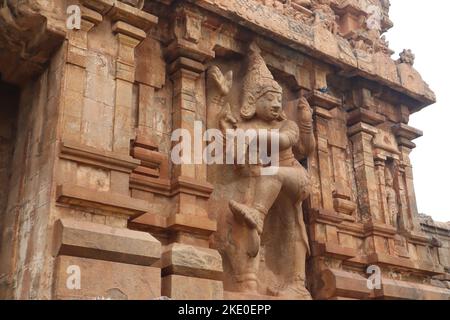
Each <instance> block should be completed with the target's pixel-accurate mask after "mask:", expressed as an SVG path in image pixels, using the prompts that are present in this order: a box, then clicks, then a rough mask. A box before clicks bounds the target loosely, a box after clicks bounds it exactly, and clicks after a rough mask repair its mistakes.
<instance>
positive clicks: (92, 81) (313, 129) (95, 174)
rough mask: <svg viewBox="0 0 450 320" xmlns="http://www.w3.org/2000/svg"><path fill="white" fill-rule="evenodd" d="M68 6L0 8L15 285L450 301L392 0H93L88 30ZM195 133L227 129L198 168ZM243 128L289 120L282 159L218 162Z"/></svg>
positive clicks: (9, 276) (3, 211)
mask: <svg viewBox="0 0 450 320" xmlns="http://www.w3.org/2000/svg"><path fill="white" fill-rule="evenodd" d="M63 3H64V2H63V1H61V2H56V1H53V2H48V1H25V2H23V3H22V4H21V5H17V4H16V3H15V2H14V1H6V2H5V4H2V5H0V6H1V7H0V9H1V10H0V74H1V76H2V78H1V82H0V97H1V98H2V99H1V101H2V103H6V108H4V109H2V110H1V115H2V117H1V121H0V156H1V159H0V182H1V183H2V185H5V186H7V187H6V190H8V193H2V194H1V195H0V221H1V222H0V227H1V228H0V229H1V241H0V246H1V250H0V252H1V254H0V297H2V298H12V299H159V298H161V297H169V298H171V299H218V300H220V299H330V300H331V299H332V300H340V299H448V298H449V297H450V290H449V280H450V278H449V271H450V270H449V255H448V247H449V246H448V230H449V229H450V228H449V226H448V224H445V223H440V222H434V221H432V220H430V219H429V218H427V217H425V216H419V214H418V212H417V205H416V200H415V193H414V185H413V176H412V164H411V162H410V158H409V154H410V152H411V151H412V150H413V149H414V148H415V144H414V142H413V140H414V139H416V138H419V137H420V136H421V135H422V132H421V131H420V130H418V129H415V128H412V127H411V126H409V125H408V122H409V117H410V115H411V114H412V113H414V112H417V111H419V110H420V109H422V108H424V107H426V106H428V105H430V104H432V103H434V102H435V96H434V93H433V92H432V91H431V89H430V88H429V87H428V85H427V84H426V83H425V82H424V81H423V80H422V78H421V76H420V74H419V73H418V72H417V71H416V70H415V69H414V55H413V53H412V52H411V50H405V51H404V52H402V53H401V55H400V58H399V59H398V60H397V61H394V60H393V59H391V57H390V56H391V54H392V52H391V51H390V49H389V45H388V42H387V41H386V39H385V38H384V37H383V36H382V34H383V33H384V32H385V31H386V30H387V29H389V27H390V26H391V25H392V23H391V22H390V20H389V15H388V13H389V1H384V0H383V1H381V0H380V1H376V0H371V1H340V0H304V1H303V0H302V1H300V0H292V1H280V0H233V1H230V0H199V1H171V0H157V1H143V0H139V1H137V0H126V1H125V0H123V1H119V0H80V1H75V2H74V4H76V5H78V6H79V7H80V10H81V17H80V18H81V24H80V29H74V30H67V28H66V27H65V19H64V17H65V16H64V12H65V9H66V8H64V7H63ZM375 13H379V14H378V15H375V16H376V17H378V18H379V20H375V21H374V20H373V19H374V14H375ZM11 30H14V32H11ZM2 106H3V104H2ZM179 129H181V130H182V131H183V132H188V133H190V134H191V135H194V134H195V133H197V134H200V135H203V134H204V133H206V130H208V133H209V134H210V135H209V136H207V138H209V141H208V142H204V141H203V142H201V143H199V144H198V145H197V146H195V145H194V144H197V143H198V142H195V143H194V141H192V143H193V145H192V148H191V149H186V150H184V151H183V152H184V153H183V156H186V157H189V158H191V159H192V161H193V162H189V163H188V162H181V163H176V162H173V161H172V160H171V150H172V149H173V148H174V147H175V146H176V145H177V141H173V139H171V138H172V134H173V133H174V132H180V130H179ZM212 129H215V131H209V130H212ZM227 129H241V130H247V129H266V130H269V129H270V130H273V129H276V130H278V133H279V137H280V153H279V158H278V161H276V158H271V159H272V160H271V161H270V162H269V163H267V162H264V161H263V160H260V161H259V162H258V161H257V163H252V164H250V165H249V164H248V163H247V164H245V162H244V164H242V163H240V162H239V160H240V159H238V158H236V157H235V156H234V155H233V156H231V160H230V161H231V163H230V164H217V163H216V164H207V163H205V162H204V161H199V158H198V157H199V155H198V154H197V151H196V150H198V147H200V149H201V150H203V149H205V148H206V147H211V145H212V142H213V141H215V142H217V141H222V142H223V141H224V139H225V138H226V133H227V132H226V130H227ZM274 134H275V133H274ZM271 137H272V136H271ZM259 139H263V137H262V136H261V137H259ZM175 140H176V139H175ZM271 140H275V139H272V138H271ZM244 142H245V140H244ZM247 142H248V143H247V146H246V145H245V143H244V147H243V148H244V149H245V150H248V151H250V150H251V148H252V146H251V143H250V141H247ZM266 145H267V144H266ZM225 147H226V144H225V146H224V148H225ZM207 150H208V149H207ZM223 151H224V149H223V148H216V149H215V150H214V152H211V154H210V155H211V156H218V155H220V153H221V152H223ZM236 151H237V150H236ZM419 152H420V150H419ZM237 154H238V153H237V152H236V153H235V155H237ZM247 155H248V157H250V156H251V153H250V152H248V153H247ZM200 157H201V155H200ZM200 160H201V159H200ZM224 160H226V159H224ZM256 160H258V159H256ZM268 172H269V173H270V174H267V173H268ZM369 266H377V267H379V269H378V270H380V272H381V273H380V277H381V283H382V286H381V288H380V289H370V288H369V287H368V286H367V278H368V277H369V274H368V273H367V270H368V267H369Z"/></svg>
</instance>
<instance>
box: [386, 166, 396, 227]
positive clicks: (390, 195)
mask: <svg viewBox="0 0 450 320" xmlns="http://www.w3.org/2000/svg"><path fill="white" fill-rule="evenodd" d="M385 179H386V202H387V205H388V213H389V219H390V221H391V224H392V225H393V226H394V227H396V228H397V227H398V217H399V215H398V214H399V210H398V202H397V192H396V191H395V189H394V179H393V178H392V173H391V170H390V169H389V168H387V167H386V169H385Z"/></svg>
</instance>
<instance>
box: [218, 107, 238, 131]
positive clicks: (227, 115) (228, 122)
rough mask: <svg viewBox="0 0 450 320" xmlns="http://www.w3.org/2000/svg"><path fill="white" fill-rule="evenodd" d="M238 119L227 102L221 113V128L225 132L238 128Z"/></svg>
mask: <svg viewBox="0 0 450 320" xmlns="http://www.w3.org/2000/svg"><path fill="white" fill-rule="evenodd" d="M237 122H238V121H237V120H236V118H235V117H234V116H233V114H232V113H231V107H230V104H229V103H227V104H226V105H225V106H224V108H223V109H222V111H221V112H220V114H219V128H220V130H221V131H222V132H223V133H226V130H227V129H236V125H237Z"/></svg>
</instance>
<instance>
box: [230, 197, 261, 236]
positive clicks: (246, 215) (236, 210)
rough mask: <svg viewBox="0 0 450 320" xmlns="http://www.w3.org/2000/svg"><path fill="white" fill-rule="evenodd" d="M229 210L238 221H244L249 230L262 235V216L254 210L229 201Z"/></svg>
mask: <svg viewBox="0 0 450 320" xmlns="http://www.w3.org/2000/svg"><path fill="white" fill-rule="evenodd" d="M230 209H231V212H233V214H234V217H235V218H236V219H237V220H238V221H244V222H245V224H246V225H247V226H248V227H249V228H250V229H256V230H257V231H258V234H262V231H263V226H264V214H263V213H261V212H259V211H258V210H256V209H253V208H250V207H248V206H246V205H243V204H240V203H238V202H236V201H233V200H231V201H230Z"/></svg>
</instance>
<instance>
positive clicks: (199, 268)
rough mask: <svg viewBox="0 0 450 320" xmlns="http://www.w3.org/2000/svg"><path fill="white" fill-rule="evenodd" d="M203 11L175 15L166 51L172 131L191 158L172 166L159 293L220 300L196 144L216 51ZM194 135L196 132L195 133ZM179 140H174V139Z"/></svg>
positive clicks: (208, 188) (212, 227) (212, 226)
mask: <svg viewBox="0 0 450 320" xmlns="http://www.w3.org/2000/svg"><path fill="white" fill-rule="evenodd" d="M201 24H202V16H201V15H200V14H199V13H197V12H196V11H193V10H190V9H188V8H180V9H177V10H176V12H175V13H174V18H173V26H172V27H173V30H174V34H175V39H173V41H172V42H171V43H170V44H169V46H168V47H167V50H166V59H167V62H168V73H169V75H170V79H171V80H172V82H173V111H172V124H173V128H172V129H173V130H176V129H184V130H186V131H187V132H189V133H190V135H191V138H192V139H191V140H192V141H191V142H192V143H191V145H192V150H191V154H190V159H191V161H192V163H183V164H179V165H173V166H172V182H171V188H172V191H171V192H172V194H173V198H172V199H173V201H174V202H175V203H176V205H175V210H174V212H172V213H171V215H170V217H169V218H168V220H167V227H168V229H169V230H170V232H171V236H170V237H169V242H168V245H167V246H166V247H165V249H164V253H163V259H162V276H163V278H162V293H163V295H166V296H169V297H171V298H174V299H185V298H189V299H222V298H223V285H222V281H221V275H222V260H221V257H220V255H219V253H218V252H217V251H216V250H213V249H209V236H210V235H211V234H212V233H213V232H214V231H216V222H215V221H212V220H210V219H209V217H208V211H207V209H208V207H207V201H208V198H209V196H210V194H211V193H212V191H213V188H212V185H211V184H209V183H208V182H207V181H206V178H207V175H206V169H207V168H206V164H203V163H202V159H201V156H202V155H201V154H196V152H195V147H196V146H197V144H199V145H200V146H201V148H202V150H203V147H204V144H203V142H202V141H194V138H197V139H198V138H200V137H202V136H203V132H204V130H205V128H206V112H207V111H206V91H205V65H204V62H205V61H206V60H207V59H211V58H213V57H214V52H212V51H210V50H208V49H205V48H204V47H203V45H204V43H203V41H202V39H201V28H202V26H201ZM195 133H196V134H197V136H195V135H194V134H195ZM175 143H177V142H175Z"/></svg>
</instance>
